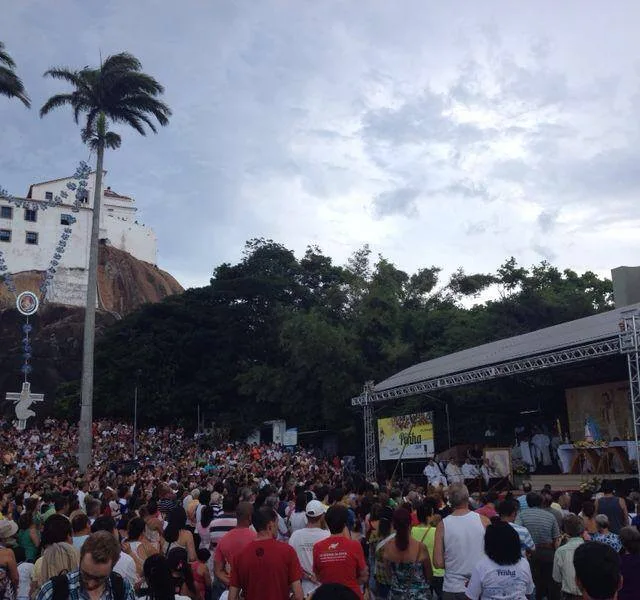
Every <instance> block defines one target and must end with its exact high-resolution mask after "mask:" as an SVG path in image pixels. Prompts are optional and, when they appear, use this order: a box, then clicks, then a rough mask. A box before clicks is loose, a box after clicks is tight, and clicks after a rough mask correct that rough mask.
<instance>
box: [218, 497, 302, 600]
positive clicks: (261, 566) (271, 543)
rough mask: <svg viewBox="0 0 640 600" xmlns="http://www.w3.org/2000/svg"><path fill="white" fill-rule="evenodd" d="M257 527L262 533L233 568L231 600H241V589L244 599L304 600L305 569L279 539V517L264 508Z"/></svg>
mask: <svg viewBox="0 0 640 600" xmlns="http://www.w3.org/2000/svg"><path fill="white" fill-rule="evenodd" d="M253 526H254V527H255V529H256V531H257V532H258V537H257V539H256V540H255V541H253V542H250V543H249V544H248V545H247V546H245V547H244V549H243V550H242V551H241V552H240V554H238V555H237V556H236V557H235V559H234V561H233V566H232V567H231V584H230V587H229V600H238V598H239V597H240V590H242V592H243V593H244V600H289V591H291V592H292V593H293V597H294V599H295V600H303V595H302V584H301V579H302V567H301V566H300V561H299V560H298V555H297V554H296V551H295V550H294V549H293V548H292V547H291V546H289V544H285V543H284V542H279V541H277V540H276V539H275V538H276V536H277V535H278V514H277V513H276V512H275V511H274V510H273V509H271V508H269V507H267V506H263V507H262V508H260V509H259V510H258V511H256V512H255V513H254V514H253Z"/></svg>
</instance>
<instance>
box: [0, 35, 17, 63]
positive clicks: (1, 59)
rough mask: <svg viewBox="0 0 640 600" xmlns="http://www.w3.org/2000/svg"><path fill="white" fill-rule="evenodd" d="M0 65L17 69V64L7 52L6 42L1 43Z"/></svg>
mask: <svg viewBox="0 0 640 600" xmlns="http://www.w3.org/2000/svg"><path fill="white" fill-rule="evenodd" d="M0 63H2V64H3V65H5V66H7V67H9V68H10V69H15V68H16V63H15V62H14V60H13V58H11V56H10V55H9V53H8V52H7V51H6V50H5V45H4V42H0Z"/></svg>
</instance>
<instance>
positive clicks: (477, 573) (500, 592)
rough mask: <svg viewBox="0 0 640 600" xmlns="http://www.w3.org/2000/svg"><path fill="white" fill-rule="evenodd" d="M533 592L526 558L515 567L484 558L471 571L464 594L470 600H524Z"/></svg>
mask: <svg viewBox="0 0 640 600" xmlns="http://www.w3.org/2000/svg"><path fill="white" fill-rule="evenodd" d="M533 590H534V587H533V578H532V577H531V568H530V567H529V561H527V559H526V558H521V559H520V561H519V562H517V563H516V564H515V565H499V564H498V563H495V562H493V561H492V560H491V559H490V558H488V557H486V556H485V557H484V558H483V559H482V560H481V561H480V562H478V564H477V565H476V566H475V568H474V569H473V572H472V574H471V579H470V580H469V585H468V586H467V590H466V593H467V597H468V598H470V599H471V600H479V599H480V598H482V600H526V598H527V595H530V594H533Z"/></svg>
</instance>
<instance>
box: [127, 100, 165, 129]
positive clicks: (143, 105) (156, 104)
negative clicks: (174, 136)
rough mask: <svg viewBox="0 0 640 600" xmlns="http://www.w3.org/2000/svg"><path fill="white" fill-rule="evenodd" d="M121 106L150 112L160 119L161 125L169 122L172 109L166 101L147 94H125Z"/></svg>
mask: <svg viewBox="0 0 640 600" xmlns="http://www.w3.org/2000/svg"><path fill="white" fill-rule="evenodd" d="M121 106H122V107H123V108H127V109H131V110H138V111H144V112H149V113H151V114H152V115H153V116H154V117H155V118H156V119H158V123H160V125H166V124H167V123H169V117H170V116H171V109H170V108H169V107H168V106H167V105H166V104H165V103H164V102H160V100H156V99H155V98H152V97H150V96H147V95H145V94H133V95H130V96H125V97H124V98H123V99H122V101H121Z"/></svg>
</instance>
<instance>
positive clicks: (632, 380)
mask: <svg viewBox="0 0 640 600" xmlns="http://www.w3.org/2000/svg"><path fill="white" fill-rule="evenodd" d="M619 328H620V333H618V334H616V335H612V336H607V337H606V338H605V339H600V340H595V341H591V342H589V343H586V344H581V345H579V346H573V347H569V348H563V349H560V350H554V351H552V352H547V353H543V354H539V355H537V356H530V357H526V358H520V359H517V360H510V361H506V362H503V363H496V364H493V365H487V366H482V367H479V368H476V369H471V370H468V371H462V372H460V373H451V374H447V375H442V376H439V377H434V378H432V379H426V380H424V381H419V382H415V383H411V384H408V385H403V386H399V387H396V388H391V389H385V390H381V391H378V392H376V391H375V387H374V384H373V382H370V381H369V382H367V383H366V384H365V387H364V390H363V392H362V394H360V395H359V396H356V397H355V398H352V399H351V405H352V406H360V407H362V416H363V421H364V437H365V447H364V459H365V460H364V462H365V475H366V477H367V479H369V480H373V479H374V478H375V477H376V472H377V468H378V457H377V452H376V436H375V419H374V405H376V404H379V403H382V402H387V401H390V400H395V399H398V398H405V397H407V396H416V395H420V394H422V393H425V392H433V391H437V390H443V389H447V388H453V387H459V386H462V385H470V384H473V383H480V382H483V381H490V380H492V379H497V378H499V377H508V376H510V375H516V374H518V373H531V372H534V371H540V370H543V369H550V368H553V367H559V366H563V365H570V364H574V363H580V362H585V361H589V360H593V359H597V358H603V357H607V356H614V355H616V354H626V356H627V362H628V369H629V389H630V400H631V413H632V417H633V422H634V435H635V443H636V446H637V447H638V445H639V444H638V440H639V438H640V310H638V309H633V310H630V311H627V312H625V311H621V312H620V321H619ZM638 456H640V448H638ZM637 466H638V469H640V460H639V461H638V465H637ZM638 477H639V478H640V471H639V473H638Z"/></svg>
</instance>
